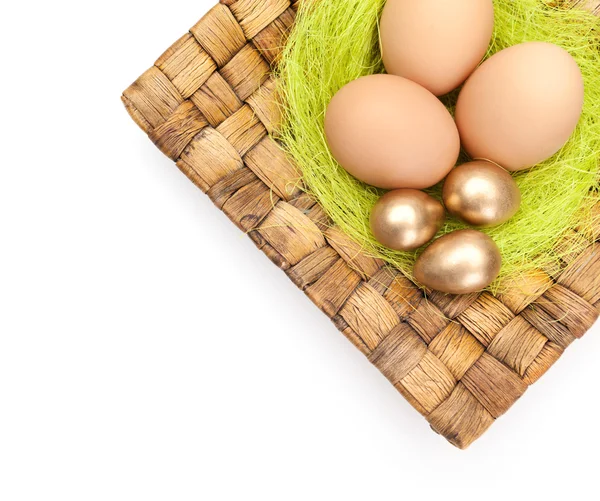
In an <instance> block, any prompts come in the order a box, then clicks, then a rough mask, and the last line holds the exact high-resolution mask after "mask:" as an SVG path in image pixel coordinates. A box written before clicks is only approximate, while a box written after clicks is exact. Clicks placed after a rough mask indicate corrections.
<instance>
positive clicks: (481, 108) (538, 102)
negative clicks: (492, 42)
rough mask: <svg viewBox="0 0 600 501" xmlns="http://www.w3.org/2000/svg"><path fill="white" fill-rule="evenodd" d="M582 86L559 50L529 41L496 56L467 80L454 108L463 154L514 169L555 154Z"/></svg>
mask: <svg viewBox="0 0 600 501" xmlns="http://www.w3.org/2000/svg"><path fill="white" fill-rule="evenodd" d="M583 99H584V85H583V78H582V76H581V71H580V69H579V66H578V65H577V63H576V62H575V60H574V59H573V58H572V57H571V55H570V54H569V53H568V52H567V51H565V50H564V49H562V48H560V47H558V46H556V45H553V44H550V43H545V42H528V43H523V44H519V45H515V46H513V47H509V48H508V49H505V50H503V51H500V52H498V53H497V54H495V55H494V56H492V57H491V58H490V59H488V60H487V61H486V62H485V63H483V64H482V65H481V66H480V67H479V68H478V69H477V70H476V71H475V73H473V75H472V76H471V77H470V78H469V79H468V80H467V82H466V83H465V85H464V87H463V89H462V90H461V93H460V95H459V97H458V102H457V105H456V114H455V117H456V124H457V126H458V129H459V132H460V136H461V140H462V143H463V146H464V148H465V150H466V151H467V152H468V153H469V155H471V157H473V158H476V159H486V160H491V161H493V162H495V163H497V164H499V165H501V166H502V167H504V168H506V169H508V170H511V171H518V170H522V169H527V168H529V167H532V166H534V165H536V164H538V163H540V162H542V161H544V160H546V159H548V158H550V157H551V156H552V155H554V154H555V153H556V152H557V151H558V150H560V149H561V148H562V147H563V146H564V144H565V143H566V142H567V141H568V139H569V137H570V136H571V134H572V133H573V131H574V130H575V127H576V126H577V123H578V121H579V118H580V116H581V111H582V108H583Z"/></svg>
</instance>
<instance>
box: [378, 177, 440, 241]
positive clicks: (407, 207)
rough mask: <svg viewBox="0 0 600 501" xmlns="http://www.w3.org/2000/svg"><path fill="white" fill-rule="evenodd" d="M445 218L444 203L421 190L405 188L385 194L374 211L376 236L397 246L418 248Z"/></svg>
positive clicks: (431, 235)
mask: <svg viewBox="0 0 600 501" xmlns="http://www.w3.org/2000/svg"><path fill="white" fill-rule="evenodd" d="M443 222H444V207H443V206H442V204H441V203H440V202H438V201H437V200H436V199H435V198H433V197H431V196H429V195H427V194H426V193H423V192H422V191H419V190H413V189H408V188H403V189H399V190H393V191H390V192H388V193H386V194H385V195H383V196H382V197H381V198H380V199H379V201H378V202H377V203H376V204H375V206H374V207H373V210H372V211H371V231H372V232H373V235H374V236H375V238H376V239H377V240H378V241H379V242H380V243H381V244H383V245H385V246H386V247H389V248H390V249H394V250H403V251H409V250H415V249H418V248H419V247H421V246H422V245H424V244H426V243H427V242H429V240H431V239H432V238H433V237H434V236H435V234H436V233H437V232H438V230H439V229H440V227H441V226H442V223H443Z"/></svg>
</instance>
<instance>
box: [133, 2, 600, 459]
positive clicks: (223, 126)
mask: <svg viewBox="0 0 600 501" xmlns="http://www.w3.org/2000/svg"><path fill="white" fill-rule="evenodd" d="M575 3H579V4H581V5H580V7H584V8H587V9H590V10H592V11H594V12H596V13H600V0H594V1H581V2H575ZM297 4H298V2H290V1H289V0H238V1H234V0H222V1H221V3H220V4H218V5H216V6H215V7H214V8H213V9H212V10H211V11H210V12H209V13H208V14H207V15H206V16H205V17H204V18H203V19H201V20H200V21H199V22H198V23H197V24H196V25H195V26H194V27H192V28H191V29H190V31H189V32H188V33H186V34H185V35H184V36H183V37H182V38H180V39H179V40H178V41H177V42H175V44H174V45H172V46H171V47H170V48H169V49H167V51H166V52H165V53H164V54H163V55H162V56H161V57H160V58H159V59H158V60H157V61H156V63H155V64H154V66H152V68H150V69H149V70H148V71H146V72H145V73H144V74H143V75H142V76H141V77H140V78H138V79H137V80H136V81H135V83H134V84H133V85H131V86H130V87H129V88H128V89H127V90H126V91H125V92H124V94H123V97H122V99H123V102H124V104H125V106H126V108H127V111H128V112H129V114H130V115H131V117H132V118H133V120H134V121H135V122H136V123H137V124H138V125H139V126H140V127H141V128H142V130H144V132H146V133H147V134H148V136H149V137H150V139H151V140H152V141H153V142H154V144H155V145H156V146H157V147H158V148H159V149H160V150H161V151H162V152H163V153H164V154H165V155H167V156H168V157H169V158H171V159H172V160H174V161H175V162H176V163H177V166H178V167H179V169H181V171H182V172H183V173H184V174H185V175H186V176H187V177H188V178H189V179H190V180H191V181H192V182H193V183H194V184H196V185H197V186H198V187H199V188H200V189H201V190H202V191H204V192H205V193H206V194H207V195H208V196H209V197H210V198H211V200H212V201H213V202H214V203H215V205H216V206H217V207H219V209H221V210H222V211H223V212H225V214H227V216H228V217H229V218H230V219H231V221H233V222H234V223H235V224H236V225H237V226H238V227H239V228H240V229H241V230H242V231H244V232H246V233H247V234H248V236H249V237H250V238H251V239H252V240H253V241H254V243H255V244H256V246H257V247H258V248H259V249H261V250H262V251H263V252H264V253H265V254H266V255H267V256H268V257H269V259H271V261H272V262H273V263H275V264H276V265H277V266H278V267H279V268H281V269H282V270H283V271H284V272H285V273H286V274H287V276H288V277H289V278H290V279H291V280H292V281H293V282H294V283H295V284H296V285H297V286H298V287H299V288H300V289H302V290H303V291H304V292H305V293H306V295H307V296H308V297H309V298H310V299H311V300H312V301H313V302H314V303H315V305H317V306H318V307H319V308H320V309H321V310H322V311H323V312H324V313H325V314H326V315H327V316H328V317H329V318H331V320H332V321H333V322H334V324H335V325H336V327H337V328H338V329H339V330H340V331H341V332H342V333H343V334H344V335H345V336H346V337H347V338H348V339H349V340H350V341H352V343H354V345H355V346H356V347H357V348H358V349H359V350H361V351H362V352H363V353H364V354H365V355H366V356H367V357H368V359H369V360H370V361H371V362H372V363H373V364H374V365H375V366H376V367H377V368H378V369H379V370H380V371H381V372H382V373H383V375H384V376H385V377H386V378H387V379H388V380H389V381H390V382H391V383H392V384H393V385H394V386H395V387H396V388H397V389H398V391H399V392H400V393H401V394H402V395H403V396H404V397H405V398H406V399H407V400H408V401H409V402H410V403H411V404H412V405H413V406H414V408H415V409H416V410H417V411H419V412H420V413H421V414H422V415H423V416H424V417H425V418H426V419H427V421H429V423H430V424H431V426H432V428H433V429H434V430H435V431H436V432H438V433H440V434H441V435H443V436H444V437H446V439H448V440H449V441H450V442H451V443H452V444H454V445H456V446H457V447H460V448H466V447H468V446H469V445H470V444H471V443H472V442H473V441H474V440H476V439H477V438H478V437H480V436H481V435H482V434H483V433H484V432H485V431H486V430H487V429H488V427H489V426H490V425H492V423H494V421H495V420H496V418H498V417H500V416H501V415H502V414H504V413H505V412H506V411H507V410H508V409H509V408H510V407H511V406H512V405H513V404H514V403H515V401H516V400H517V399H518V398H520V397H521V395H523V393H524V392H525V390H527V387H528V386H529V385H530V384H533V383H534V382H536V381H537V380H538V379H539V378H540V377H541V376H542V375H543V374H544V373H545V372H546V371H547V370H548V369H549V368H550V366H552V364H554V363H555V362H556V361H557V360H558V358H559V357H560V356H561V355H562V353H563V351H564V350H565V348H567V346H569V345H570V344H571V343H572V342H573V341H575V339H577V338H580V337H581V336H583V335H584V334H585V332H586V331H587V330H588V329H589V328H590V327H591V325H592V324H593V323H594V321H595V320H596V318H597V316H598V309H599V308H600V244H598V243H597V242H595V241H589V242H587V244H588V246H587V248H586V250H585V251H584V252H582V253H581V254H579V255H570V256H568V257H567V258H565V260H564V262H563V263H562V265H561V266H560V267H557V268H556V269H551V270H539V272H538V273H537V274H535V275H534V276H532V277H530V278H528V279H523V280H521V281H520V282H519V283H514V284H512V287H511V289H510V290H509V292H507V293H505V294H503V295H502V296H499V297H494V296H492V295H491V294H490V293H487V292H484V293H482V294H469V295H462V296H451V295H445V294H441V293H437V292H428V293H427V294H426V295H424V293H423V291H422V290H420V289H419V288H417V287H416V286H415V285H414V284H413V283H412V282H410V281H409V280H407V279H406V278H405V277H404V276H402V275H401V274H399V273H398V272H397V271H396V270H394V269H392V268H390V267H388V266H385V265H384V263H383V262H381V261H379V260H376V259H373V258H371V257H369V256H367V255H365V254H363V253H361V249H360V248H358V247H357V245H356V244H355V243H354V242H353V241H351V240H349V239H348V237H346V236H345V235H344V234H343V233H342V232H341V231H340V230H339V229H337V228H336V227H335V226H333V225H332V223H331V221H329V220H328V218H327V216H326V215H325V214H324V212H323V210H322V209H321V207H320V206H319V204H318V203H316V201H315V200H314V199H312V198H311V197H309V196H307V195H306V194H303V193H302V191H301V190H300V189H299V188H298V185H297V183H298V179H299V177H300V175H299V173H298V170H297V168H296V167H295V166H294V165H293V163H292V162H291V161H290V160H289V159H288V158H286V155H285V154H284V153H283V152H282V150H281V149H280V148H279V147H278V145H277V143H276V141H275V140H274V139H273V134H275V135H276V131H277V126H278V123H279V118H280V117H279V111H278V106H277V104H276V97H275V87H276V86H275V81H274V80H273V78H272V76H271V74H270V73H271V68H272V67H273V66H274V65H275V64H276V63H277V59H278V57H279V55H280V52H281V47H282V45H283V44H284V43H285V38H286V35H287V33H288V32H289V30H290V28H291V27H292V25H293V23H294V16H295V13H296V9H297ZM596 209H597V210H600V204H599V205H598V206H597V207H596ZM595 237H596V240H597V239H598V238H600V227H598V228H597V229H596V231H595ZM581 238H583V237H581V235H580V234H578V233H577V229H576V228H574V229H573V230H572V231H570V232H569V233H568V234H567V235H566V236H565V238H564V239H563V241H562V242H561V244H560V245H564V246H567V248H568V246H569V245H570V243H571V242H572V239H581Z"/></svg>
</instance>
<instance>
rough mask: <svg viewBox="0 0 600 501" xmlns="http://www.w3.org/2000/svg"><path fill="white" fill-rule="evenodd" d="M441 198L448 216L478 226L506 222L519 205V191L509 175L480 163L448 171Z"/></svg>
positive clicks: (464, 165) (475, 162) (498, 168)
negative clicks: (450, 215)
mask: <svg viewBox="0 0 600 501" xmlns="http://www.w3.org/2000/svg"><path fill="white" fill-rule="evenodd" d="M442 198H443V200H444V205H445V206H446V209H447V210H448V212H449V213H450V214H452V215H453V216H456V217H458V218H459V219H462V220H463V221H464V222H466V223H468V224H471V225H473V226H481V227H489V226H496V225H499V224H502V223H504V222H506V221H508V220H509V219H510V218H511V217H513V216H514V215H515V214H516V213H517V211H518V210H519V205H520V204H521V192H520V191H519V187H518V186H517V183H516V182H515V180H514V179H513V178H512V176H511V175H510V174H509V173H508V172H507V171H505V170H504V169H502V168H500V167H498V166H497V165H494V164H492V163H489V162H486V161H483V160H476V161H474V162H469V163H466V164H463V165H460V166H458V167H455V168H454V169H452V171H450V174H448V177H447V178H446V180H445V181H444V188H443V190H442Z"/></svg>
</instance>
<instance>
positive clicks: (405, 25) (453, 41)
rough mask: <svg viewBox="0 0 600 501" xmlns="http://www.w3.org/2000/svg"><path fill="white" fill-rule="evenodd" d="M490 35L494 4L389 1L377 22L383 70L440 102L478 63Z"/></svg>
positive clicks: (479, 1)
mask: <svg viewBox="0 0 600 501" xmlns="http://www.w3.org/2000/svg"><path fill="white" fill-rule="evenodd" d="M493 30H494V5H493V2H492V0H460V2H453V1H450V0H444V1H440V0H387V3H386V5H385V8H384V9H383V14H382V16H381V50H382V55H383V62H384V65H385V69H386V70H387V72H388V73H390V74H393V75H399V76H402V77H405V78H408V79H409V80H412V81H413V82H417V83H418V84H420V85H422V86H423V87H425V88H426V89H428V90H430V91H431V92H433V93H434V94H435V95H436V96H441V95H442V94H446V93H448V92H450V91H451V90H454V89H456V88H457V87H458V86H459V85H460V84H461V83H463V82H464V81H465V80H466V79H467V77H468V76H469V75H470V74H471V73H472V72H473V70H474V69H475V68H476V67H477V65H478V64H479V63H480V62H481V60H482V59H483V56H484V55H485V53H486V51H487V49H488V46H489V43H490V39H491V37H492V32H493Z"/></svg>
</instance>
